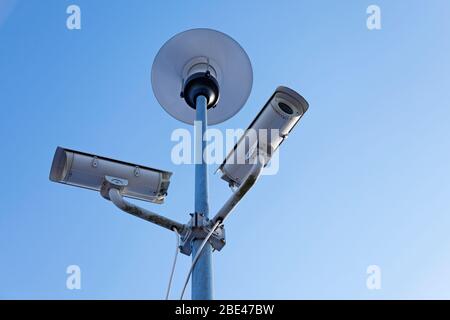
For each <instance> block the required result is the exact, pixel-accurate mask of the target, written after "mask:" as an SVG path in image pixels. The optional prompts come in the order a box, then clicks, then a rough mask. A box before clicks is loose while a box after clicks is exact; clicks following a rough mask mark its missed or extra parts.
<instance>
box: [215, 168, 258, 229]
mask: <svg viewBox="0 0 450 320" xmlns="http://www.w3.org/2000/svg"><path fill="white" fill-rule="evenodd" d="M263 167H264V165H263V164H262V163H261V162H260V161H257V162H256V163H255V164H254V165H253V167H252V169H251V171H250V173H249V174H248V176H247V178H246V179H245V181H244V182H243V183H242V184H241V186H240V187H239V188H238V189H237V190H236V191H235V192H234V193H233V195H232V196H231V197H230V198H229V199H228V200H227V202H225V204H224V205H223V206H222V208H221V209H220V210H219V212H217V214H216V215H215V216H214V218H212V220H211V225H214V224H215V223H216V222H217V221H221V222H224V221H225V219H226V218H227V217H228V215H229V214H230V213H231V211H232V210H233V209H234V207H235V206H236V205H237V204H238V203H239V201H241V199H242V198H243V197H244V196H245V194H246V193H247V192H248V191H249V190H250V189H251V187H252V186H253V185H254V184H255V182H256V180H258V177H259V175H260V174H261V171H262V169H263Z"/></svg>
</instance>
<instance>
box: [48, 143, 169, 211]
mask: <svg viewBox="0 0 450 320" xmlns="http://www.w3.org/2000/svg"><path fill="white" fill-rule="evenodd" d="M171 175H172V173H171V172H167V171H162V170H157V169H153V168H148V167H144V166H140V165H135V164H132V163H128V162H123V161H118V160H113V159H108V158H105V157H100V156H96V155H93V154H88V153H84V152H79V151H75V150H70V149H65V148H61V147H58V148H57V149H56V152H55V156H54V158H53V163H52V168H51V171H50V180H51V181H54V182H59V183H63V184H68V185H72V186H76V187H82V188H87V189H91V190H96V191H100V190H101V189H102V185H103V184H105V183H108V182H110V181H124V183H123V186H122V188H121V194H122V195H123V196H125V197H129V198H134V199H138V200H143V201H149V202H153V203H163V202H164V198H165V196H166V195H167V189H168V187H169V183H170V177H171ZM114 179H115V180H114Z"/></svg>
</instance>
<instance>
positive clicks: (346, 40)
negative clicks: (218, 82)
mask: <svg viewBox="0 0 450 320" xmlns="http://www.w3.org/2000/svg"><path fill="white" fill-rule="evenodd" d="M70 4H77V5H79V6H80V8H81V12H82V29H81V30H76V31H69V30H68V29H67V28H66V18H67V14H66V8H67V6H69V5H70ZM370 4H377V5H379V6H380V8H381V14H382V29H381V30H377V31H369V30H368V29H367V28H366V17H367V14H366V8H367V7H368V6H369V5H370ZM449 9H450V4H449V3H448V1H446V0H442V1H439V0H433V1H414V2H413V1H406V0H399V1H381V0H376V1H364V0H359V1H317V0H316V1H313V0H308V1H245V2H243V1H234V0H233V1H198V0H195V1H189V2H187V1H145V0H133V1H106V0H105V1H103V0H96V1H87V0H73V1H65V0H49V1H45V2H43V1H30V0H22V1H20V0H17V1H14V0H0V107H1V109H0V110H1V113H2V116H1V117H0V133H1V137H2V139H1V146H2V157H1V159H0V167H1V168H2V169H3V170H2V181H3V183H1V184H0V194H1V199H2V201H1V202H0V298H26V299H35V298H39V299H49V298H56V299H82V298H85V299H86V298H87V299H111V298H123V299H160V298H163V297H164V293H165V289H166V285H167V280H168V275H169V269H170V265H171V263H172V258H173V251H174V245H175V239H174V236H173V234H171V233H169V232H167V231H166V230H162V229H159V228H157V227H155V226H153V225H150V224H148V223H145V222H143V221H141V220H139V219H137V218H134V217H132V216H129V215H127V214H125V213H122V212H119V211H118V210H117V209H116V208H115V207H113V206H112V205H111V203H108V202H107V201H105V200H103V199H102V198H101V197H100V196H99V195H98V194H95V193H94V192H91V191H87V190H83V189H77V188H70V187H67V186H63V185H60V184H54V183H51V182H50V181H49V180H48V173H49V169H50V165H51V161H52V157H53V153H54V150H55V148H56V147H57V146H59V145H60V146H65V147H69V148H74V149H79V150H83V151H86V152H92V153H97V154H100V155H104V156H109V157H113V158H117V159H122V160H126V161H131V162H135V163H140V164H145V165H148V166H152V167H156V168H161V169H166V170H170V171H173V172H174V175H173V177H172V183H171V186H170V190H169V196H168V198H167V200H166V203H165V204H164V205H161V206H157V205H153V204H146V203H143V204H142V205H144V206H147V207H148V208H151V209H153V210H155V211H158V212H160V213H164V214H166V215H168V216H170V217H171V218H174V219H176V220H179V221H182V222H186V221H187V220H188V213H189V212H192V211H193V206H194V200H193V195H194V191H193V178H194V171H193V169H194V168H193V166H191V165H182V166H177V165H174V164H173V163H172V162H171V159H170V152H171V149H172V147H173V146H174V143H173V142H171V141H170V135H171V133H172V131H173V130H175V129H177V128H188V129H190V128H189V127H188V126H186V125H184V124H181V123H179V122H177V121H176V120H174V119H172V118H171V117H170V116H169V115H168V114H166V113H165V111H164V110H163V109H162V108H161V107H160V106H159V105H158V103H157V101H156V99H155V97H154V96H153V93H152V90H151V84H150V70H151V64H152V61H153V58H154V56H155V55H156V53H157V51H158V49H159V48H160V47H161V46H162V44H163V43H164V42H165V41H166V40H167V39H169V38H170V37H171V36H173V35H174V34H176V33H178V32H181V31H184V30H186V29H190V28H195V27H208V28H213V29H217V30H220V31H222V32H225V33H227V34H229V35H231V36H232V37H233V38H235V39H236V40H237V41H238V42H240V44H241V45H242V46H243V47H244V48H245V50H246V51H247V53H248V55H249V57H250V59H251V60H252V64H253V69H254V84H253V91H252V93H251V96H250V98H249V100H248V102H247V104H246V106H245V107H244V108H243V109H242V110H241V111H240V112H239V113H238V114H237V115H236V116H235V117H234V118H232V119H230V120H229V121H227V122H225V123H222V124H220V125H218V126H216V128H219V129H221V130H225V129H227V128H245V127H246V126H247V125H248V124H249V123H250V121H251V120H252V119H253V117H254V116H255V115H256V113H257V112H258V111H259V109H260V108H261V107H262V105H263V103H264V102H265V101H266V100H267V98H268V97H269V96H270V95H271V94H272V92H273V90H274V89H275V88H276V86H278V85H281V84H283V85H287V86H289V87H292V88H293V89H295V90H297V91H299V92H300V93H301V94H302V95H303V96H305V97H306V98H307V99H308V101H309V103H310V109H309V111H308V113H307V114H306V115H305V117H304V118H303V119H302V121H301V123H300V125H299V126H298V127H296V129H295V131H294V132H293V134H292V135H291V136H290V137H289V139H288V141H287V142H286V143H285V144H283V146H282V149H281V152H280V161H281V163H280V171H279V173H278V174H277V175H275V176H265V177H262V178H261V179H260V180H259V181H258V184H257V185H256V186H255V187H254V188H253V190H251V192H250V193H249V194H248V195H247V196H246V198H245V199H244V200H243V201H242V203H240V205H239V206H238V208H237V209H236V211H235V212H234V213H233V215H232V216H231V217H230V218H229V220H228V221H227V223H226V229H227V245H226V247H225V248H224V249H223V250H222V251H221V252H220V253H217V254H214V266H215V288H216V290H215V296H216V298H218V299H247V298H248V299H313V298H319V299H333V298H340V299H349V298H353V299H383V298H387V299H393V298H402V299H417V298H438V299H439V298H447V299H449V298H450V233H449V227H450V200H449V199H450V196H449V193H450V166H449V164H450V148H449V141H450V129H449V120H450V108H449V101H450V90H449V87H450V55H449V49H450V21H449V20H448V11H449ZM215 169H216V166H211V167H210V172H211V175H210V195H211V198H210V207H211V212H215V211H216V210H218V209H219V208H220V206H221V204H222V203H223V202H224V201H226V199H227V198H228V196H229V195H230V191H229V189H228V187H227V186H226V183H224V182H223V181H221V180H220V178H219V176H217V175H216V176H213V175H212V174H213V172H214V171H215ZM189 263H190V258H188V257H186V256H181V258H180V259H179V264H178V266H177V270H176V277H175V282H174V288H173V290H174V291H173V292H174V297H177V296H178V295H179V292H180V290H181V287H182V284H183V280H184V277H185V276H186V272H187V271H188V268H189ZM72 264H76V265H79V266H80V267H81V270H82V290H79V291H76V290H74V291H71V290H67V289H66V286H65V284H66V277H67V275H66V267H67V266H68V265H72ZM369 265H378V266H380V268H381V270H382V289H381V290H368V289H367V287H366V278H367V274H366V268H367V266H369ZM188 297H189V294H188Z"/></svg>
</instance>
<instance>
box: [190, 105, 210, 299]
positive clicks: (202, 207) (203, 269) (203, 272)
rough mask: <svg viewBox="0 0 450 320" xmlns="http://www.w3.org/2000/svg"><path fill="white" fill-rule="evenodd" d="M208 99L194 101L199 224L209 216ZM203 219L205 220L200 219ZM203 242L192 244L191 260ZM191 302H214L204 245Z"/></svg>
mask: <svg viewBox="0 0 450 320" xmlns="http://www.w3.org/2000/svg"><path fill="white" fill-rule="evenodd" d="M206 112H207V100H206V97H204V96H198V97H197V100H196V124H195V129H194V130H195V214H196V215H197V216H198V221H204V219H205V221H206V219H208V215H209V204H208V166H207V163H206V160H207V159H205V157H204V150H205V147H206V141H205V140H204V139H203V136H204V134H205V132H206V128H207V126H208V124H207V121H208V119H207V114H206ZM203 218H204V219H203ZM203 240H204V239H194V240H193V241H192V258H194V257H195V255H196V254H197V251H198V249H199V247H200V245H201V243H202V242H203ZM191 285H192V291H191V299H192V300H212V299H213V271H212V247H211V244H209V243H207V244H206V245H205V247H204V248H203V251H202V254H201V255H200V258H199V259H198V261H197V263H196V265H195V267H194V270H193V271H192V282H191Z"/></svg>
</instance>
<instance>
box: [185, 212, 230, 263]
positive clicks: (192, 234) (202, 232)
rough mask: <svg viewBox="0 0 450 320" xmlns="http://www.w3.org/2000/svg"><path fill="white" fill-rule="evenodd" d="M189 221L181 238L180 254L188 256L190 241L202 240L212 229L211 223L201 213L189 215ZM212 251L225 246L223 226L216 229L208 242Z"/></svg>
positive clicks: (190, 250) (189, 253)
mask: <svg viewBox="0 0 450 320" xmlns="http://www.w3.org/2000/svg"><path fill="white" fill-rule="evenodd" d="M190 215H191V220H190V221H189V223H188V224H187V228H185V232H184V234H183V235H182V236H181V244H180V252H181V253H183V254H185V255H188V256H190V255H191V253H192V241H194V240H203V239H205V238H206V236H207V235H208V234H209V232H210V231H211V228H213V225H212V224H211V221H210V220H209V219H207V218H205V216H204V215H203V214H202V213H191V214H190ZM208 242H209V243H210V244H211V246H212V247H213V248H214V250H217V251H220V250H222V248H223V247H224V246H225V244H226V241H225V228H224V226H223V225H220V226H218V227H217V229H216V230H215V231H214V232H213V234H212V235H211V237H210V238H209V241H208Z"/></svg>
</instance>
